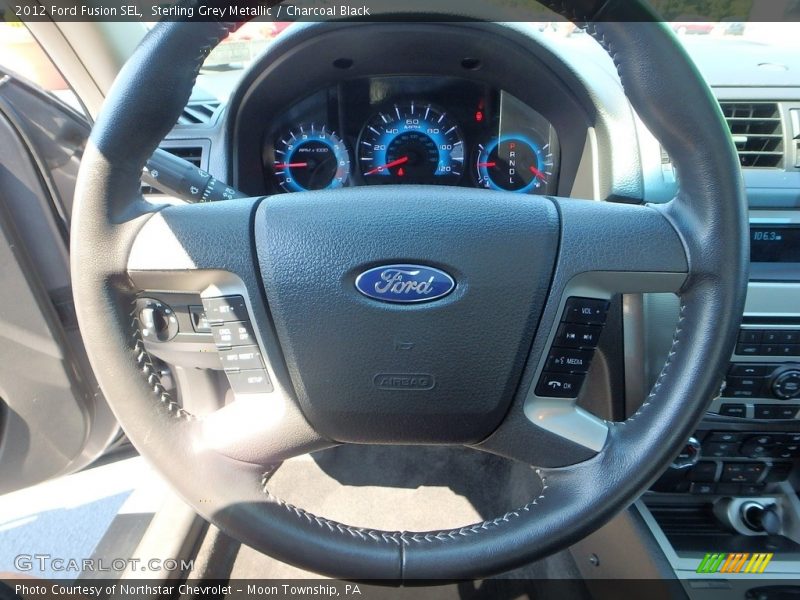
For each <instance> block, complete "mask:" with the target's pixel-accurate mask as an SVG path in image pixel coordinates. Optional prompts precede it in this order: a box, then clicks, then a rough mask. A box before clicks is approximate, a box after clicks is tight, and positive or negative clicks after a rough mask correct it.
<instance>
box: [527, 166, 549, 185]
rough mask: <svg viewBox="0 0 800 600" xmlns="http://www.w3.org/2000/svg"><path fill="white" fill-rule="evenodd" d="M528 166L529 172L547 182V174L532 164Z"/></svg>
mask: <svg viewBox="0 0 800 600" xmlns="http://www.w3.org/2000/svg"><path fill="white" fill-rule="evenodd" d="M528 168H529V169H530V170H531V173H533V174H534V175H535V176H536V178H537V179H541V180H542V181H544V182H545V183H547V175H545V174H544V173H542V172H541V171H540V170H539V169H537V168H536V167H534V166H530V167H528Z"/></svg>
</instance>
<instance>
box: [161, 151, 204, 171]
mask: <svg viewBox="0 0 800 600" xmlns="http://www.w3.org/2000/svg"><path fill="white" fill-rule="evenodd" d="M162 150H166V151H167V152H169V153H170V154H173V155H175V156H177V157H178V158H182V159H183V160H186V161H189V162H190V163H192V164H193V165H194V166H195V167H197V168H198V169H200V168H202V167H203V148H202V146H168V147H166V148H162Z"/></svg>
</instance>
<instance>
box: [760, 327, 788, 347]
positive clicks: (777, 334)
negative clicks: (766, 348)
mask: <svg viewBox="0 0 800 600" xmlns="http://www.w3.org/2000/svg"><path fill="white" fill-rule="evenodd" d="M782 333H783V332H782V331H777V330H775V329H770V330H767V331H765V332H764V335H763V336H762V337H761V343H762V344H780V343H781V334H782Z"/></svg>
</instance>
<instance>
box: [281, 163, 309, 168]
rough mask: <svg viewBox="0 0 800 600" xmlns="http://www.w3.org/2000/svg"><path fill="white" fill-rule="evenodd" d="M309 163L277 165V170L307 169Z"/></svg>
mask: <svg viewBox="0 0 800 600" xmlns="http://www.w3.org/2000/svg"><path fill="white" fill-rule="evenodd" d="M307 166H308V163H307V162H304V163H275V168H276V169H299V168H302V167H307Z"/></svg>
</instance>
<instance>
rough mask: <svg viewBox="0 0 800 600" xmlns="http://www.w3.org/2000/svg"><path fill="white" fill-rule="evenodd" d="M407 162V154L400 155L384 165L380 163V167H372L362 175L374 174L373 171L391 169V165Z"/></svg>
mask: <svg viewBox="0 0 800 600" xmlns="http://www.w3.org/2000/svg"><path fill="white" fill-rule="evenodd" d="M407 162H408V157H407V156H401V157H400V158H398V159H397V160H393V161H392V162H388V163H386V164H385V165H381V166H380V167H375V168H374V169H370V170H369V171H367V172H366V173H364V175H375V173H380V172H381V171H384V170H386V169H391V168H392V167H396V166H397V165H402V164H405V163H407Z"/></svg>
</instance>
